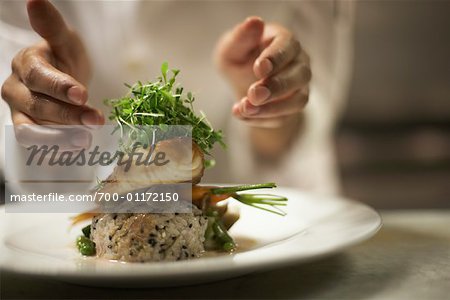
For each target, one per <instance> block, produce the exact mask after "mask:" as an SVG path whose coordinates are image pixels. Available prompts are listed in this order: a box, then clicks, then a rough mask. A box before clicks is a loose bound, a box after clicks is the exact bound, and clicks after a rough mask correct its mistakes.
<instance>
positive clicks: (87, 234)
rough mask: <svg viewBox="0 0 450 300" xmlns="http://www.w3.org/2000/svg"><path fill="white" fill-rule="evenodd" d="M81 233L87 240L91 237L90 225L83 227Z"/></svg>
mask: <svg viewBox="0 0 450 300" xmlns="http://www.w3.org/2000/svg"><path fill="white" fill-rule="evenodd" d="M81 231H82V232H83V235H84V236H85V237H87V238H90V237H91V225H87V226H86V227H83V229H81Z"/></svg>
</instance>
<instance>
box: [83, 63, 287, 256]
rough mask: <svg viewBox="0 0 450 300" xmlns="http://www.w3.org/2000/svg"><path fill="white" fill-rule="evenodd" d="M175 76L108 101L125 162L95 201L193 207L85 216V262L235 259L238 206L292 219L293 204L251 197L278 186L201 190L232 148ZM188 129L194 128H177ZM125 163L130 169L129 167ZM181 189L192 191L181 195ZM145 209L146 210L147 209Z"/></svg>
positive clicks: (283, 199)
mask: <svg viewBox="0 0 450 300" xmlns="http://www.w3.org/2000/svg"><path fill="white" fill-rule="evenodd" d="M169 73H170V72H169V69H168V65H167V63H164V64H163V65H162V67H161V76H160V77H158V78H157V79H156V80H155V81H153V82H147V83H141V82H137V83H135V84H133V85H127V86H128V87H129V92H128V93H127V94H126V95H125V96H124V97H122V98H119V99H109V100H106V101H105V103H106V104H108V105H109V106H111V115H110V119H111V120H113V121H115V122H116V123H117V125H116V129H115V131H117V132H118V133H120V136H119V137H118V138H119V143H118V144H119V148H120V149H122V153H123V155H122V156H121V157H120V158H119V159H118V160H117V165H116V166H115V168H114V170H113V171H112V173H111V174H110V175H109V176H108V177H107V178H105V179H104V180H99V182H98V185H97V187H96V188H95V189H94V190H93V191H92V193H96V194H101V195H104V194H107V195H117V197H118V198H122V197H124V198H125V196H129V195H131V196H132V198H136V197H134V195H137V197H139V195H141V194H142V193H141V192H142V191H149V190H151V191H154V190H159V191H160V190H161V188H162V189H164V190H165V191H166V192H169V193H162V192H152V193H145V194H157V195H160V194H161V195H167V194H169V196H170V198H175V196H176V199H175V200H174V201H175V202H178V201H181V202H186V203H185V204H180V206H183V205H184V206H187V205H189V209H188V211H184V210H183V211H181V210H180V209H178V210H175V211H168V210H165V211H159V212H154V211H153V210H151V209H150V208H149V209H147V210H146V211H139V212H138V211H136V210H131V209H127V210H125V212H127V211H130V213H123V212H124V210H123V209H122V210H120V211H119V210H115V211H113V212H108V213H103V212H104V210H103V211H101V210H98V211H97V212H87V213H84V214H81V215H79V216H77V217H76V218H75V219H74V223H75V224H76V223H79V222H82V221H83V220H88V221H90V224H89V225H87V226H86V227H84V228H83V230H82V232H83V235H81V236H79V237H78V239H77V242H76V243H77V247H78V249H79V250H80V253H81V254H83V255H88V256H96V257H97V258H103V259H110V260H111V259H112V260H118V261H124V262H141V263H144V262H155V261H178V260H188V259H194V258H199V257H202V256H203V255H204V254H205V252H207V251H211V250H213V251H224V252H228V253H231V252H233V251H236V250H237V249H238V248H239V245H238V244H237V243H236V242H235V241H234V240H233V238H232V237H231V236H230V235H229V234H228V230H229V229H230V228H231V227H232V226H233V224H234V223H235V222H236V221H237V220H238V219H239V214H238V213H236V212H234V213H230V212H229V210H228V207H227V205H228V200H229V199H231V198H232V199H235V200H237V201H238V202H240V203H242V204H246V205H249V206H252V207H254V208H258V209H261V210H265V211H269V212H272V213H275V214H279V215H285V213H284V212H283V211H282V210H281V209H280V208H279V207H280V206H286V202H287V200H288V199H287V198H286V197H283V196H280V195H274V194H269V193H262V194H255V193H245V191H249V190H255V189H262V188H274V187H275V186H276V185H275V183H263V184H250V185H238V186H226V187H225V186H222V187H221V186H205V185H199V183H200V181H201V179H202V176H203V174H204V172H205V168H206V167H207V166H211V161H212V157H211V156H210V154H209V153H210V150H211V149H212V148H213V146H214V144H215V143H220V144H221V145H222V146H223V147H225V144H224V142H223V141H222V132H221V131H216V130H214V129H213V128H212V127H211V125H210V124H209V123H208V121H207V119H206V116H205V115H204V114H201V115H197V114H196V113H195V111H194V107H193V102H194V100H195V99H194V97H193V96H192V94H191V93H190V92H188V93H184V92H183V87H181V86H180V85H176V83H175V81H176V76H177V74H178V73H179V71H178V70H171V75H170V74H169ZM180 125H181V126H188V128H185V127H181V128H180V127H175V130H173V129H172V130H171V128H169V127H170V126H180ZM149 126H151V127H149ZM158 157H164V158H163V159H157V158H158ZM142 158H153V161H152V160H151V159H150V160H149V161H150V162H155V163H148V164H146V163H141V160H142ZM123 160H125V161H127V162H130V163H126V164H125V163H122V161H123ZM169 161H170V163H169ZM177 184H185V185H187V187H185V188H184V189H181V190H180V191H177V192H176V193H174V191H173V189H177V187H176V186H174V185H177ZM165 186H169V189H167V188H166V187H165ZM177 190H178V189H177ZM129 200H131V201H133V200H136V199H129ZM138 200H140V199H138ZM171 200H173V199H171ZM119 201H120V202H121V204H119V205H128V206H130V205H129V202H127V201H125V200H119ZM102 203H103V202H102ZM100 204H101V203H99V205H100ZM135 204H136V203H135V202H134V203H133V205H135ZM138 204H140V207H141V208H142V207H143V206H144V205H146V203H140V202H139V203H138ZM106 205H109V203H106ZM99 208H101V207H100V206H99ZM118 212H121V213H118Z"/></svg>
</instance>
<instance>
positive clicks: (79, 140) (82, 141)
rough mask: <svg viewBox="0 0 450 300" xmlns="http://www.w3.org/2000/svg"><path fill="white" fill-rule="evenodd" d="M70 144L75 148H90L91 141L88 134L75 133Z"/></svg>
mask: <svg viewBox="0 0 450 300" xmlns="http://www.w3.org/2000/svg"><path fill="white" fill-rule="evenodd" d="M70 142H71V143H72V145H73V146H75V147H80V148H88V147H89V144H90V143H91V140H90V138H89V136H88V135H87V134H86V133H75V134H74V135H73V136H72V137H71V138H70Z"/></svg>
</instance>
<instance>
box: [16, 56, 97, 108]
mask: <svg viewBox="0 0 450 300" xmlns="http://www.w3.org/2000/svg"><path fill="white" fill-rule="evenodd" d="M12 69H13V72H14V73H16V74H17V75H18V76H19V78H20V80H21V81H22V82H23V83H24V84H25V85H26V86H27V87H28V88H29V89H30V90H32V91H34V92H37V93H42V94H46V95H48V96H50V97H52V98H55V99H58V100H61V101H64V102H67V103H71V104H74V105H82V104H84V103H86V101H87V98H88V95H87V90H86V88H85V87H84V86H83V85H82V84H81V83H80V82H78V81H77V80H75V79H74V78H73V77H72V76H70V75H68V74H66V73H63V72H61V71H59V70H58V69H56V68H55V67H53V66H52V65H51V64H50V63H49V62H48V61H47V60H46V59H45V58H44V57H43V55H42V54H41V53H39V50H38V49H36V48H29V49H25V50H23V51H22V52H21V55H17V56H16V57H15V58H14V60H13V62H12Z"/></svg>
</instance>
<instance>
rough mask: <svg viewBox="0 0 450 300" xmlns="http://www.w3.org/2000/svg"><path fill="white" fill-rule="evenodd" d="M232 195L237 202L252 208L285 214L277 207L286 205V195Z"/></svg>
mask: <svg viewBox="0 0 450 300" xmlns="http://www.w3.org/2000/svg"><path fill="white" fill-rule="evenodd" d="M232 197H233V198H234V199H236V200H238V201H239V202H241V203H243V204H247V205H249V206H252V207H254V208H258V209H262V210H265V211H268V212H271V213H274V214H277V215H280V216H285V215H286V212H284V211H283V210H281V209H280V208H279V206H286V205H287V203H286V201H287V200H288V199H287V198H286V197H283V196H277V195H271V194H234V195H233V196H232ZM272 208H273V209H272Z"/></svg>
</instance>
